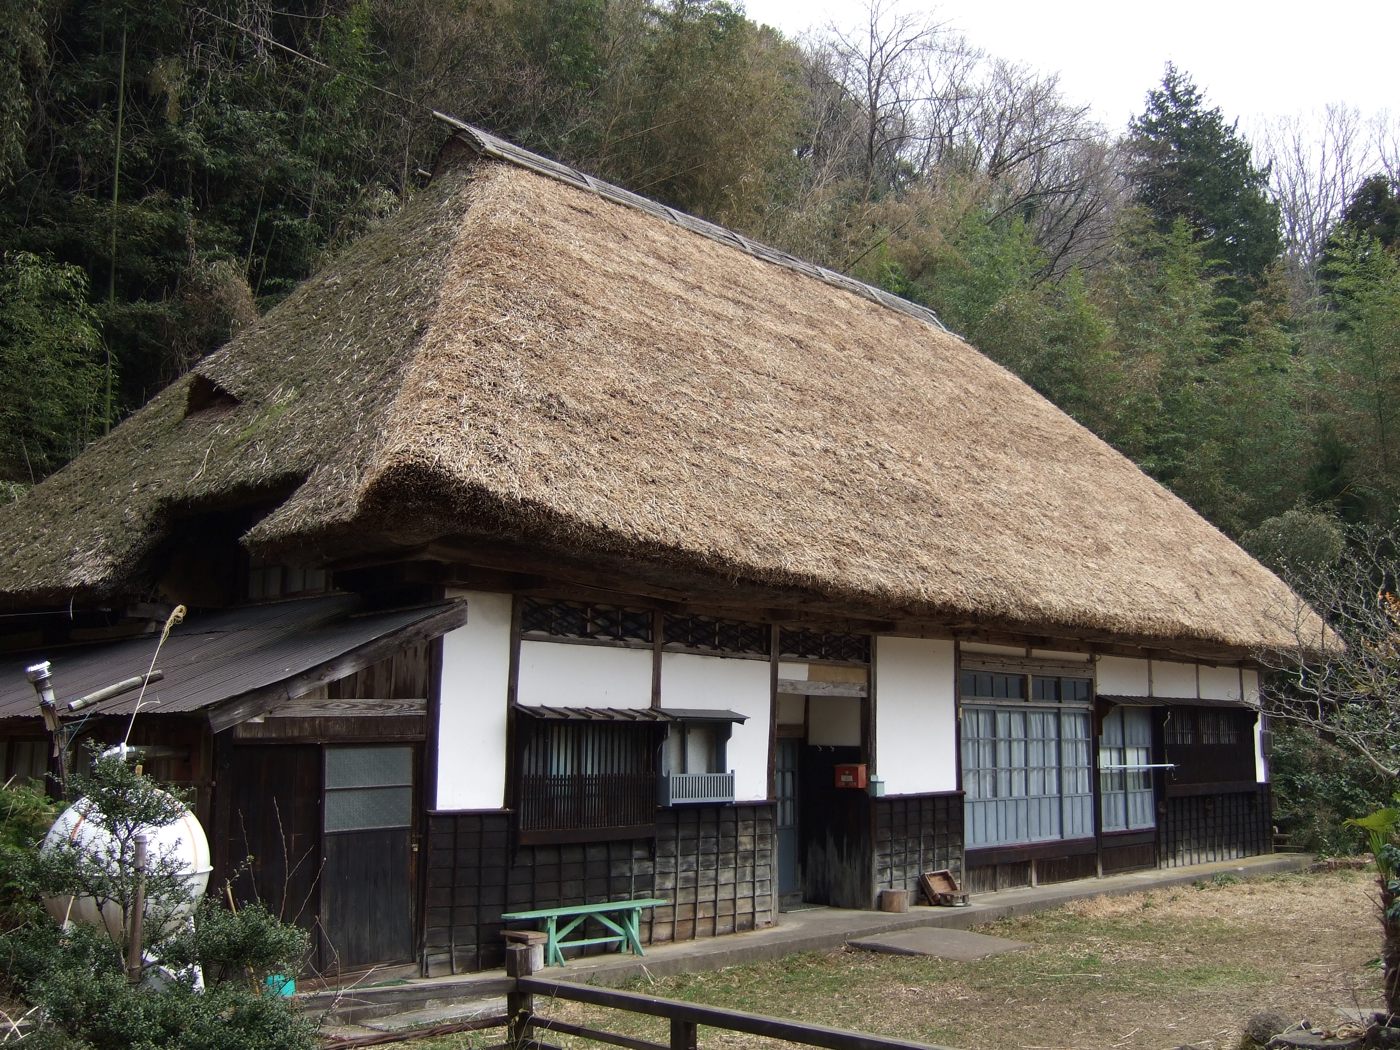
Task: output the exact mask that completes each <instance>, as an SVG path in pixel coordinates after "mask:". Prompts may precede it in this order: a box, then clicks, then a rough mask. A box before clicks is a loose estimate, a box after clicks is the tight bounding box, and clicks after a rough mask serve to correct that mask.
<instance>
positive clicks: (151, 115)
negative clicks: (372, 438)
mask: <svg viewBox="0 0 1400 1050" xmlns="http://www.w3.org/2000/svg"><path fill="white" fill-rule="evenodd" d="M12 6H15V9H14V10H13V11H12V12H10V13H9V21H10V24H11V25H12V27H13V29H14V31H13V32H12V33H11V34H10V35H9V36H8V37H7V40H6V43H5V44H4V45H0V46H3V47H4V48H5V49H6V50H5V52H4V53H3V55H0V57H3V58H4V60H5V61H3V62H0V68H3V70H4V72H3V74H0V190H3V192H0V292H2V293H3V294H0V361H3V367H4V370H5V374H6V376H7V377H9V379H10V380H11V393H12V396H11V398H10V399H9V400H8V401H7V404H6V409H5V411H4V412H3V413H0V481H2V482H5V483H8V484H9V485H11V486H14V485H23V484H26V483H29V482H31V481H33V480H35V479H37V478H39V477H42V476H43V475H44V474H46V473H48V472H49V471H51V470H53V469H54V468H56V467H57V466H59V465H61V463H62V462H64V461H65V460H66V459H68V458H70V457H71V456H72V455H73V454H75V453H76V452H77V451H78V450H79V449H80V448H81V447H82V445H83V444H84V443H85V442H86V441H88V440H90V439H91V438H92V437H94V436H97V435H99V434H100V433H102V432H103V430H104V429H106V428H107V427H108V426H109V425H110V424H111V423H112V422H114V421H116V420H117V419H119V418H120V417H121V416H122V415H123V414H125V413H126V412H129V411H130V410H131V409H133V408H134V407H136V406H137V405H139V404H140V403H141V402H142V401H144V400H145V399H146V398H147V397H148V396H150V394H152V393H153V392H154V391H155V390H156V389H158V388H159V387H160V386H161V385H162V384H164V383H165V382H167V381H168V380H169V379H171V378H172V377H173V376H175V375H177V374H179V373H180V372H182V371H183V370H185V369H186V368H188V367H189V366H190V365H191V364H192V363H193V362H194V361H196V360H198V358H199V357H200V356H201V355H203V354H205V353H207V352H208V351H209V350H211V349H212V348H214V347H216V346H217V345H219V344H220V343H221V342H222V341H224V340H225V339H227V338H228V336H229V335H230V334H232V333H234V332H236V331H237V330H238V328H239V327H240V326H242V325H244V324H247V323H249V322H250V321H252V320H253V319H254V318H256V316H257V314H258V312H259V311H261V310H265V309H266V308H267V307H268V306H270V305H271V304H273V303H275V302H276V301H277V300H278V299H279V298H280V297H282V296H284V295H285V294H286V293H287V291H288V290H289V289H290V288H291V287H292V286H293V285H294V284H295V283H296V282H297V281H298V280H300V279H301V278H303V277H305V276H306V275H307V274H308V273H309V272H310V271H311V270H312V269H313V268H314V267H315V266H316V265H317V264H318V262H319V261H320V260H321V259H322V258H323V257H324V255H325V253H326V252H327V251H330V250H333V249H334V248H335V247H336V246H337V245H338V244H340V243H343V242H344V241H345V240H347V239H349V238H351V237H353V236H355V235H356V233H357V232H359V231H360V230H362V229H363V228H364V227H365V226H366V224H367V223H370V222H372V221H374V220H375V219H376V217H378V216H381V215H383V214H386V213H388V212H391V211H392V210H393V209H395V208H396V207H397V206H398V203H399V202H400V201H401V200H402V199H403V197H404V196H405V195H407V194H410V193H412V192H413V190H414V189H415V187H416V185H417V184H418V178H419V175H420V173H421V172H422V171H424V170H426V169H428V168H430V167H431V165H432V158H433V155H434V152H435V149H436V147H437V144H438V143H439V142H440V141H441V139H442V137H443V132H442V129H441V128H440V127H439V126H437V125H436V124H435V122H434V121H433V120H432V118H431V116H430V112H431V110H432V109H434V108H436V109H440V110H443V111H446V112H450V113H453V114H455V115H457V116H459V117H461V118H463V119H465V120H468V121H471V122H474V123H478V124H480V125H482V126H484V127H487V128H489V129H491V130H493V131H495V132H497V133H499V134H501V135H504V136H506V137H508V138H511V139H513V140H515V141H518V142H520V143H521V144H522V145H524V146H526V147H528V148H531V149H535V150H539V151H542V152H544V153H547V154H550V155H553V156H557V157H559V158H561V159H563V160H565V161H567V162H570V163H573V164H577V165H579V166H581V167H583V168H585V169H586V170H589V171H592V172H594V173H596V174H597V175H599V176H601V177H604V178H607V179H612V180H615V181H618V182H621V183H623V184H625V185H627V186H629V187H631V188H633V189H635V190H638V191H639V192H642V193H645V194H648V195H651V196H655V197H658V198H660V199H662V200H665V201H667V202H668V203H671V204H674V205H676V206H678V207H681V208H685V209H688V210H691V211H695V212H698V213H700V214H703V215H705V216H707V217H709V218H712V219H715V220H716V221H719V222H721V223H725V224H728V225H731V226H735V227H737V228H739V229H741V230H743V231H744V232H746V233H750V234H752V235H755V236H758V237H760V238H762V239H765V240H768V241H770V242H773V243H776V244H777V245H779V246H780V247H783V248H786V249H789V250H791V251H794V252H796V253H797V254H800V255H804V256H806V257H809V258H812V259H814V260H816V261H818V262H821V263H823V264H825V265H828V266H831V267H833V268H835V269H838V270H844V271H848V272H852V273H854V274H856V275H857V276H859V277H862V278H864V279H866V280H869V281H873V282H875V283H878V284H881V285H883V286H884V287H887V288H889V289H891V290H893V291H895V292H898V293H899V294H902V295H906V296H908V297H910V298H912V299H916V300H918V301H920V302H922V303H925V304H927V305H929V306H931V307H933V308H934V309H935V310H937V311H938V312H939V313H940V315H941V316H943V317H944V318H945V319H946V320H947V322H948V323H949V324H950V325H951V326H952V327H953V328H954V329H955V330H957V331H959V332H961V333H963V334H965V335H967V336H968V337H969V338H970V339H971V340H972V341H973V342H974V343H976V344H977V345H978V346H979V347H981V348H982V349H984V350H985V351H986V352H987V353H989V354H991V355H993V356H994V357H996V358H997V359H998V360H1000V361H1002V362H1003V363H1004V364H1006V365H1008V366H1009V367H1011V368H1012V369H1014V370H1015V371H1017V372H1018V373H1020V374H1021V375H1022V376H1023V377H1024V378H1026V379H1027V380H1028V381H1029V382H1030V383H1031V384H1032V385H1034V386H1035V387H1036V388H1037V389H1039V390H1041V391H1042V392H1043V393H1045V394H1046V395H1047V396H1049V397H1050V398H1051V399H1052V400H1054V401H1055V402H1056V403H1058V404H1060V405H1061V406H1062V407H1064V408H1065V409H1066V410H1067V411H1069V412H1070V413H1071V414H1073V415H1074V416H1075V417H1076V418H1078V419H1079V420H1080V421H1081V422H1083V423H1085V424H1086V425H1087V426H1089V427H1090V428H1091V429H1093V430H1094V431H1096V432H1097V433H1099V434H1100V435H1101V436H1103V437H1104V438H1106V439H1107V440H1108V441H1110V442H1111V443H1113V444H1114V445H1116V446H1117V447H1118V448H1120V449H1122V450H1123V451H1124V452H1126V453H1127V454H1128V455H1130V456H1132V457H1133V458H1134V459H1136V460H1137V461H1138V462H1139V463H1141V464H1142V465H1143V467H1144V468H1145V469H1146V470H1148V471H1149V472H1150V473H1152V474H1153V475H1154V476H1155V477H1157V478H1159V479H1161V480H1162V481H1164V482H1165V483H1166V484H1168V485H1169V486H1171V487H1172V488H1173V489H1174V490H1175V491H1176V492H1177V493H1178V494H1180V495H1181V496H1183V497H1184V498H1185V499H1187V500H1188V501H1189V502H1190V503H1192V504H1193V505H1194V506H1195V507H1196V508H1197V509H1199V510H1200V511H1201V512H1202V513H1204V514H1205V515H1206V516H1207V517H1208V518H1210V519H1211V520H1212V521H1214V522H1215V523H1216V524H1218V525H1219V526H1221V527H1222V528H1223V529H1225V530H1226V531H1227V532H1229V533H1231V534H1232V535H1235V536H1237V537H1238V536H1242V535H1244V534H1245V533H1246V532H1249V531H1250V530H1257V529H1259V528H1260V527H1262V526H1263V525H1264V523H1265V522H1269V521H1273V522H1275V526H1277V522H1278V521H1279V520H1282V519H1283V516H1285V515H1287V513H1288V512H1289V511H1290V510H1292V509H1293V508H1295V507H1299V506H1306V507H1309V508H1313V509H1312V510H1310V511H1309V513H1323V514H1329V515H1332V516H1334V517H1340V518H1343V519H1347V520H1368V519H1369V520H1388V519H1389V518H1391V517H1393V516H1394V514H1395V511H1396V508H1397V501H1400V434H1397V428H1396V426H1395V424H1394V423H1393V421H1392V420H1391V419H1390V415H1391V413H1390V404H1391V402H1392V400H1393V394H1394V393H1395V391H1394V390H1393V389H1392V388H1393V387H1394V386H1396V385H1397V383H1400V379H1398V378H1397V376H1400V372H1397V366H1396V365H1395V363H1394V359H1395V357H1396V356H1397V355H1396V346H1395V345H1394V340H1395V332H1396V331H1397V330H1400V325H1397V324H1396V323H1395V322H1396V317H1397V312H1400V276H1397V273H1398V272H1400V271H1398V270H1397V263H1396V258H1395V255H1394V250H1395V249H1394V247H1393V246H1394V243H1395V226H1396V218H1395V216H1396V214H1397V205H1396V203H1395V201H1396V197H1397V195H1396V191H1395V183H1394V180H1393V178H1392V177H1391V174H1390V173H1387V171H1386V170H1378V171H1375V172H1370V173H1369V175H1370V177H1369V178H1366V179H1364V180H1360V181H1357V182H1356V184H1355V185H1354V186H1351V185H1350V184H1349V189H1350V191H1351V192H1350V196H1349V197H1348V198H1347V199H1345V200H1341V201H1339V202H1338V204H1337V206H1336V208H1335V209H1334V211H1335V214H1329V215H1327V216H1325V217H1324V218H1323V219H1322V220H1315V221H1314V222H1313V225H1314V226H1316V225H1317V224H1318V222H1322V223H1323V224H1324V226H1325V225H1326V224H1327V223H1330V229H1331V230H1332V231H1334V234H1335V235H1334V236H1333V237H1332V240H1331V242H1330V244H1329V245H1328V247H1327V248H1326V250H1325V252H1322V253H1320V254H1319V253H1318V252H1316V251H1314V252H1313V253H1312V254H1311V255H1307V253H1305V252H1304V251H1303V249H1302V248H1301V247H1298V246H1297V245H1295V244H1293V243H1292V242H1286V241H1285V240H1284V239H1282V238H1283V232H1282V231H1284V230H1294V229H1299V228H1301V226H1302V225H1303V223H1302V220H1301V219H1300V217H1299V216H1298V215H1296V214H1294V212H1295V211H1296V208H1291V207H1288V208H1285V211H1286V212H1287V214H1285V215H1284V216H1283V218H1284V220H1285V221H1283V222H1281V221H1280V203H1279V201H1283V200H1284V198H1283V197H1279V199H1278V200H1275V199H1274V197H1272V196H1271V195H1270V193H1269V187H1268V184H1267V182H1268V177H1269V171H1270V168H1269V165H1268V164H1266V163H1264V162H1262V161H1261V160H1258V159H1256V158H1255V156H1254V153H1253V151H1252V150H1251V146H1250V143H1249V142H1248V141H1247V140H1246V139H1245V138H1244V137H1243V136H1242V135H1241V134H1240V132H1239V131H1238V129H1237V127H1236V126H1235V125H1234V124H1231V123H1229V122H1228V121H1227V118H1226V117H1225V115H1224V114H1222V113H1221V112H1220V110H1219V109H1216V108H1213V107H1211V106H1210V105H1209V104H1208V101H1207V99H1206V96H1205V93H1204V92H1203V91H1202V90H1200V89H1199V88H1198V87H1197V86H1196V85H1195V84H1194V83H1193V82H1192V81H1191V79H1190V77H1189V76H1188V75H1187V74H1186V73H1185V72H1183V71H1180V70H1177V69H1174V68H1172V67H1168V68H1167V70H1166V73H1165V76H1164V78H1163V81H1162V83H1161V84H1160V85H1158V86H1157V87H1156V88H1153V89H1152V90H1151V91H1150V92H1148V93H1147V95H1146V99H1145V105H1144V111H1143V113H1142V114H1141V115H1140V116H1139V117H1138V118H1136V119H1134V120H1133V121H1132V123H1131V125H1130V127H1128V128H1126V129H1122V133H1121V134H1119V135H1114V134H1112V133H1110V132H1108V131H1106V130H1105V129H1102V128H1100V127H1098V126H1096V125H1094V124H1093V123H1092V122H1091V121H1090V120H1089V118H1088V116H1087V112H1086V110H1085V109H1084V108H1082V107H1076V106H1075V105H1073V104H1072V103H1071V102H1070V101H1069V100H1067V99H1066V98H1064V97H1063V95H1062V94H1061V93H1060V91H1059V88H1058V85H1057V83H1056V81H1055V79H1054V77H1053V76H1044V75H1041V74H1039V73H1036V72H1034V71H1032V70H1029V69H1027V68H1025V67H1021V66H1016V65H1014V64H1011V63H1007V62H1003V61H1000V60H997V59H995V58H994V57H991V56H987V55H985V54H983V53H981V52H979V51H977V50H976V49H975V48H974V47H973V46H972V45H971V44H970V43H969V42H967V41H965V40H963V39H961V38H958V37H956V36H954V35H952V34H951V33H949V32H948V30H946V29H945V28H943V27H941V26H939V25H937V24H934V23H931V22H928V21H925V20H922V19H920V18H918V17H915V16H911V15H904V14H900V13H899V12H898V11H896V10H894V9H889V8H885V7H882V5H875V6H874V7H873V8H872V9H871V14H870V21H869V23H868V24H866V25H863V26H860V27H855V28H853V29H852V30H851V31H850V32H841V31H837V30H831V31H828V32H826V33H824V34H816V35H813V36H811V37H809V38H806V39H804V40H803V41H802V43H801V44H800V45H799V44H797V43H794V42H791V41H789V40H786V39H784V38H783V37H782V36H780V35H779V34H778V33H776V32H775V31H773V30H771V29H768V28H765V27H760V26H758V25H756V24H755V23H753V22H751V21H750V20H748V19H747V18H746V17H744V15H743V12H742V8H740V7H739V6H737V5H731V4H729V3H725V2H723V0H621V2H616V0H614V2H605V0H493V2H490V3H484V4H482V3H466V2H460V0H454V2H448V3H440V2H437V0H433V2H431V3H429V2H428V0H298V2H296V3H293V4H291V5H281V6H280V7H278V8H275V9H273V8H267V7H263V6H259V5H248V4H246V3H244V2H243V0H215V2H213V3H203V4H194V3H192V2H191V0H158V2H156V3H154V4H151V3H145V4H132V3H128V2H125V0H121V2H108V0H71V2H68V3H64V4H57V3H38V4H32V3H20V4H18V5H17V6H16V5H12ZM1145 87H1147V85H1145ZM1353 167H1355V165H1353ZM1284 203H1285V204H1286V203H1287V202H1286V201H1284ZM1305 255H1307V257H1306V258H1305V257H1304V256H1305ZM1314 275H1316V278H1314ZM1392 373H1395V374H1392ZM1275 531H1277V529H1276V527H1275Z"/></svg>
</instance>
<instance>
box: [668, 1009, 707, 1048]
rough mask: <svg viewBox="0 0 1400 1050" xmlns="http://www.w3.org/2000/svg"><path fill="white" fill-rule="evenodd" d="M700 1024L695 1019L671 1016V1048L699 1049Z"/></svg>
mask: <svg viewBox="0 0 1400 1050" xmlns="http://www.w3.org/2000/svg"><path fill="white" fill-rule="evenodd" d="M699 1046H700V1026H699V1025H698V1024H696V1023H695V1022H694V1021H682V1020H681V1019H680V1018H679V1017H673V1018H671V1050H699Z"/></svg>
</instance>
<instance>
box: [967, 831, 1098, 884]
mask: <svg viewBox="0 0 1400 1050" xmlns="http://www.w3.org/2000/svg"><path fill="white" fill-rule="evenodd" d="M966 864H967V877H966V879H965V880H964V887H963V888H964V889H965V890H967V892H969V893H993V892H995V891H997V890H1010V889H1016V888H1018V887H1021V886H1032V885H1038V886H1043V885H1046V884H1047V883H1052V882H1069V881H1071V880H1072V879H1091V878H1093V877H1094V876H1095V875H1097V874H1098V870H1099V868H1098V853H1097V851H1096V849H1095V846H1094V840H1093V839H1079V840H1074V841H1069V842H1043V843H1038V844H1036V845H1030V846H998V847H993V848H991V849H980V850H972V851H969V852H968V853H967V856H966Z"/></svg>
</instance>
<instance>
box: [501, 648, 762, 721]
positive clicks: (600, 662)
mask: <svg viewBox="0 0 1400 1050" xmlns="http://www.w3.org/2000/svg"><path fill="white" fill-rule="evenodd" d="M764 670H765V673H766V671H767V665H764ZM515 699H516V702H517V703H521V704H529V705H534V706H543V707H650V706H651V650H650V649H624V648H620V647H618V646H613V645H570V644H568V643H566V642H538V641H526V642H521V643H520V675H519V677H518V678H517V679H516V684H515Z"/></svg>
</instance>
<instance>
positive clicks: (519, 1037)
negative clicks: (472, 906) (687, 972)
mask: <svg viewBox="0 0 1400 1050" xmlns="http://www.w3.org/2000/svg"><path fill="white" fill-rule="evenodd" d="M506 977H507V979H508V980H509V981H510V984H509V989H510V990H509V991H508V992H507V993H506V1013H505V1015H504V1016H501V1015H495V1016H489V1017H477V1018H472V1019H470V1020H463V1021H456V1022H452V1023H450V1024H445V1025H440V1026H438V1027H435V1028H432V1029H430V1030H427V1031H423V1030H417V1031H399V1032H392V1033H382V1034H378V1035H373V1036H366V1037H362V1038H351V1039H333V1040H329V1041H327V1042H325V1043H323V1044H322V1050H360V1048H363V1047H370V1046H375V1045H377V1044H381V1043H388V1042H402V1041H407V1040H412V1039H420V1038H428V1037H430V1036H438V1035H446V1034H448V1033H449V1032H459V1031H461V1032H464V1031H482V1030H486V1029H492V1028H504V1029H505V1030H506V1031H505V1042H503V1043H498V1044H488V1045H486V1046H483V1047H482V1048H481V1050H558V1048H557V1047H554V1046H552V1045H551V1044H549V1043H547V1042H545V1041H544V1040H543V1038H541V1037H542V1036H544V1035H546V1034H554V1035H570V1036H575V1037H578V1038H582V1039H588V1040H591V1041H593V1042H597V1043H604V1044H606V1045H608V1046H618V1047H622V1048H623V1050H700V1027H701V1026H702V1025H704V1026H705V1027H707V1028H722V1029H725V1030H727V1031H731V1032H743V1033H744V1034H746V1035H757V1036H764V1037H766V1038H769V1039H777V1040H781V1041H784V1042H788V1043H795V1044H797V1045H798V1046H812V1047H821V1048H822V1050H948V1048H947V1047H941V1046H935V1045H933V1044H930V1043H915V1042H911V1041H909V1040H906V1039H887V1038H885V1037H884V1036H878V1035H867V1034H866V1033H864V1032H851V1031H847V1030H846V1029H844V1028H828V1027H826V1026H825V1025H816V1024H806V1023H804V1022H802V1021H787V1020H784V1019H782V1018H779V1017H767V1016H765V1015H763V1014H751V1013H745V1012H744V1011H742V1010H726V1009H724V1008H722V1007H718V1006H701V1005H699V1004H697V1003H685V1002H681V1001H679V1000H676V999H661V998H658V997H657V996H654V995H640V994H638V993H636V992H622V991H618V990H616V989H614V988H598V987H595V986H594V985H590V984H575V983H574V982H572V981H557V980H552V979H550V978H544V977H536V976H534V974H533V972H532V970H531V968H530V946H529V945H525V944H513V945H511V946H510V947H508V948H507V949H506ZM537 997H544V998H548V999H550V1000H556V1001H558V1000H564V1001H568V1002H575V1003H585V1004H587V1005H590V1006H602V1007H605V1008H608V1009H613V1010H622V1011H624V1012H627V1013H634V1014H646V1015H647V1016H650V1017H664V1018H666V1019H667V1020H668V1021H670V1025H671V1036H670V1042H668V1043H655V1042H652V1041H650V1040H647V1039H638V1038H636V1037H635V1036H629V1035H623V1034H621V1033H619V1032H609V1031H606V1030H604V1029H601V1028H593V1027H591V1026H589V1025H579V1024H573V1023H572V1022H569V1021H560V1020H554V1019H551V1018H549V1017H545V1016H543V1015H541V1014H540V1013H538V1012H537V1011H536V1005H537V1004H536V998H537Z"/></svg>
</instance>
